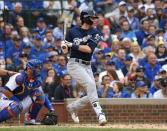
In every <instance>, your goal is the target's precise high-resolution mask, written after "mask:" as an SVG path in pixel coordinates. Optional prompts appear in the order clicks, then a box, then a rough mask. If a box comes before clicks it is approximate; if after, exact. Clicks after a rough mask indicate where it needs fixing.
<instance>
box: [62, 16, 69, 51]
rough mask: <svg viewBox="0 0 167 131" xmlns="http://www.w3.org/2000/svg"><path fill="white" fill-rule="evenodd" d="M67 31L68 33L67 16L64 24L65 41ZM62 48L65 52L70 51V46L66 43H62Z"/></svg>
mask: <svg viewBox="0 0 167 131" xmlns="http://www.w3.org/2000/svg"><path fill="white" fill-rule="evenodd" d="M66 33H67V19H66V18H65V19H64V25H63V41H65V37H66ZM61 48H62V51H63V52H64V53H65V54H66V53H67V52H68V47H67V45H66V44H65V43H62V44H61Z"/></svg>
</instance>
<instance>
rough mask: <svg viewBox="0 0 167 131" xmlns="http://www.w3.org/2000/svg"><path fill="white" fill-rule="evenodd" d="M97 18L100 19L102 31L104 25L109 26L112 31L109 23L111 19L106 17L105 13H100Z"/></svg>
mask: <svg viewBox="0 0 167 131" xmlns="http://www.w3.org/2000/svg"><path fill="white" fill-rule="evenodd" d="M97 16H98V17H99V18H98V25H97V28H98V29H100V30H101V29H102V27H103V26H104V25H107V26H109V28H110V29H111V28H112V25H111V22H110V21H109V19H107V18H105V17H104V13H103V12H102V11H98V12H97Z"/></svg>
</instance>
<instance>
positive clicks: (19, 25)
mask: <svg viewBox="0 0 167 131" xmlns="http://www.w3.org/2000/svg"><path fill="white" fill-rule="evenodd" d="M22 27H24V19H23V17H21V16H17V17H16V26H15V29H16V30H17V32H20V30H21V28H22Z"/></svg>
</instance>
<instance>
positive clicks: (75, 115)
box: [67, 105, 79, 124]
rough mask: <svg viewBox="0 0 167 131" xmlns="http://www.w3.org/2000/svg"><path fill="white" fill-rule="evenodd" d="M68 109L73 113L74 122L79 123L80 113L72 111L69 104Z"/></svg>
mask: <svg viewBox="0 0 167 131" xmlns="http://www.w3.org/2000/svg"><path fill="white" fill-rule="evenodd" d="M67 111H68V112H69V113H70V114H71V118H72V120H73V121H74V123H76V124H78V123H79V118H78V115H77V114H76V113H75V112H74V111H72V109H71V108H70V106H69V105H68V106H67Z"/></svg>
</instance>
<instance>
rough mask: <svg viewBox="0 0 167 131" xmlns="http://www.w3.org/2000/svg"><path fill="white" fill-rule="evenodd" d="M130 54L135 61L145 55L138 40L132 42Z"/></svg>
mask: <svg viewBox="0 0 167 131" xmlns="http://www.w3.org/2000/svg"><path fill="white" fill-rule="evenodd" d="M129 55H130V56H132V58H133V62H138V60H139V59H142V58H143V57H144V53H143V52H142V50H141V47H140V46H139V45H138V42H137V41H135V42H132V43H131V49H130V54H129Z"/></svg>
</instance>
